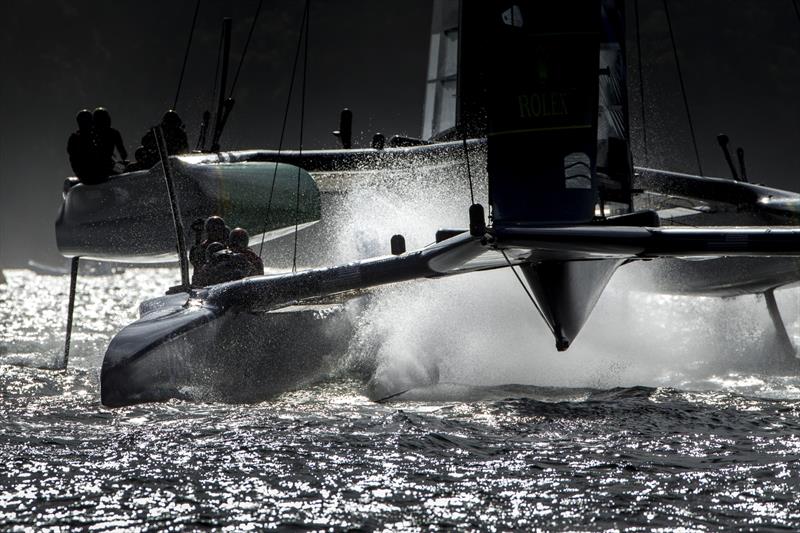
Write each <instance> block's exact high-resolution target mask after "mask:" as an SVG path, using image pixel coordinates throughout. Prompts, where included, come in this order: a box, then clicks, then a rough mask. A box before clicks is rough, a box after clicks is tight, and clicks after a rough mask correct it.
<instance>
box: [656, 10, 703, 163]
mask: <svg viewBox="0 0 800 533" xmlns="http://www.w3.org/2000/svg"><path fill="white" fill-rule="evenodd" d="M662 3H663V4H664V13H665V14H666V16H667V28H668V29H669V39H670V42H671V43H672V55H673V56H675V66H676V67H677V68H678V81H679V82H680V85H681V96H682V97H683V107H684V108H685V109H686V118H687V119H688V121H689V133H690V134H691V136H692V145H693V146H694V156H695V158H696V159H697V170H698V171H699V173H700V175H701V176H703V175H704V174H703V164H702V163H701V162H700V151H699V150H698V148H697V137H696V136H695V134H694V123H693V122H692V112H691V110H690V109H689V99H688V98H687V96H686V84H684V82H683V72H682V71H681V62H680V59H679V58H678V47H677V46H676V45H675V34H674V33H673V31H672V18H671V17H670V16H669V6H668V5H667V0H662Z"/></svg>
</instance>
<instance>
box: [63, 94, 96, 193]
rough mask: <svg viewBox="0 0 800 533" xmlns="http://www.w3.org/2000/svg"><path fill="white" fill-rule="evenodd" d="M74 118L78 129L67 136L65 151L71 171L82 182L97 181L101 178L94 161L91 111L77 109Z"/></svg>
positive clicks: (94, 150)
mask: <svg viewBox="0 0 800 533" xmlns="http://www.w3.org/2000/svg"><path fill="white" fill-rule="evenodd" d="M75 120H76V121H77V122H78V131H76V132H75V133H73V134H72V135H70V136H69V140H68V141H67V153H68V154H69V163H70V165H72V171H73V172H75V175H76V176H77V177H78V179H79V180H80V181H81V182H82V183H98V182H99V181H102V179H101V178H100V177H99V176H98V172H97V169H96V168H95V166H94V163H95V160H96V158H95V153H96V149H95V145H94V140H95V139H94V133H93V125H92V112H91V111H89V110H88V109H82V110H80V111H78V114H77V116H76V117H75Z"/></svg>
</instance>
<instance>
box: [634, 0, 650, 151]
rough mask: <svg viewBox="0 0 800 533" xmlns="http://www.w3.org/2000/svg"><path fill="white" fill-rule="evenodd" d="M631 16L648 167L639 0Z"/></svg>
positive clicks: (643, 141) (643, 137)
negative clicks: (633, 26) (634, 32)
mask: <svg viewBox="0 0 800 533" xmlns="http://www.w3.org/2000/svg"><path fill="white" fill-rule="evenodd" d="M633 14H634V15H633V16H634V18H635V19H636V64H637V65H638V66H639V100H640V102H641V115H642V116H641V120H642V150H643V151H644V165H645V166H650V154H649V152H648V150H647V112H646V109H645V104H644V66H643V65H642V27H641V25H640V23H639V0H635V1H634V2H633Z"/></svg>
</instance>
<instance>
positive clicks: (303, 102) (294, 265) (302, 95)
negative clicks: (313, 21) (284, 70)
mask: <svg viewBox="0 0 800 533" xmlns="http://www.w3.org/2000/svg"><path fill="white" fill-rule="evenodd" d="M310 4H311V0H306V17H305V18H306V25H305V36H306V42H305V47H304V50H303V85H302V88H301V90H300V147H299V148H298V153H297V155H298V158H300V159H302V157H303V126H304V124H305V117H306V81H307V80H308V40H309V39H308V37H309V35H308V24H309V22H308V21H309V19H310V18H311V17H310V9H309V5H310ZM300 172H301V169H300V167H299V166H298V167H297V191H296V193H295V204H294V254H293V255H292V272H297V233H298V222H299V214H300Z"/></svg>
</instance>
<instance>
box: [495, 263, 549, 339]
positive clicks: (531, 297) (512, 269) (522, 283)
mask: <svg viewBox="0 0 800 533" xmlns="http://www.w3.org/2000/svg"><path fill="white" fill-rule="evenodd" d="M500 253H501V254H503V257H504V258H505V260H506V263H508V266H509V268H510V269H511V272H513V273H514V277H516V278H517V281H519V284H520V285H521V286H522V290H523V291H525V294H527V295H528V299H529V300H530V301H531V303H532V304H533V307H535V308H536V310H537V311H538V312H539V316H541V317H542V320H543V321H544V323H545V324H547V328H548V329H549V330H550V333H552V334H553V335H555V330H553V326H552V325H550V321H549V320H547V318H546V317H545V316H544V311H542V308H541V307H539V304H538V303H537V302H536V298H534V297H533V295H532V294H531V291H529V290H528V287H527V285H525V282H524V281H522V278H521V277H519V274H518V273H517V269H516V268H514V265H513V264H511V260H510V259H509V258H508V256H507V255H506V251H505V250H500Z"/></svg>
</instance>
